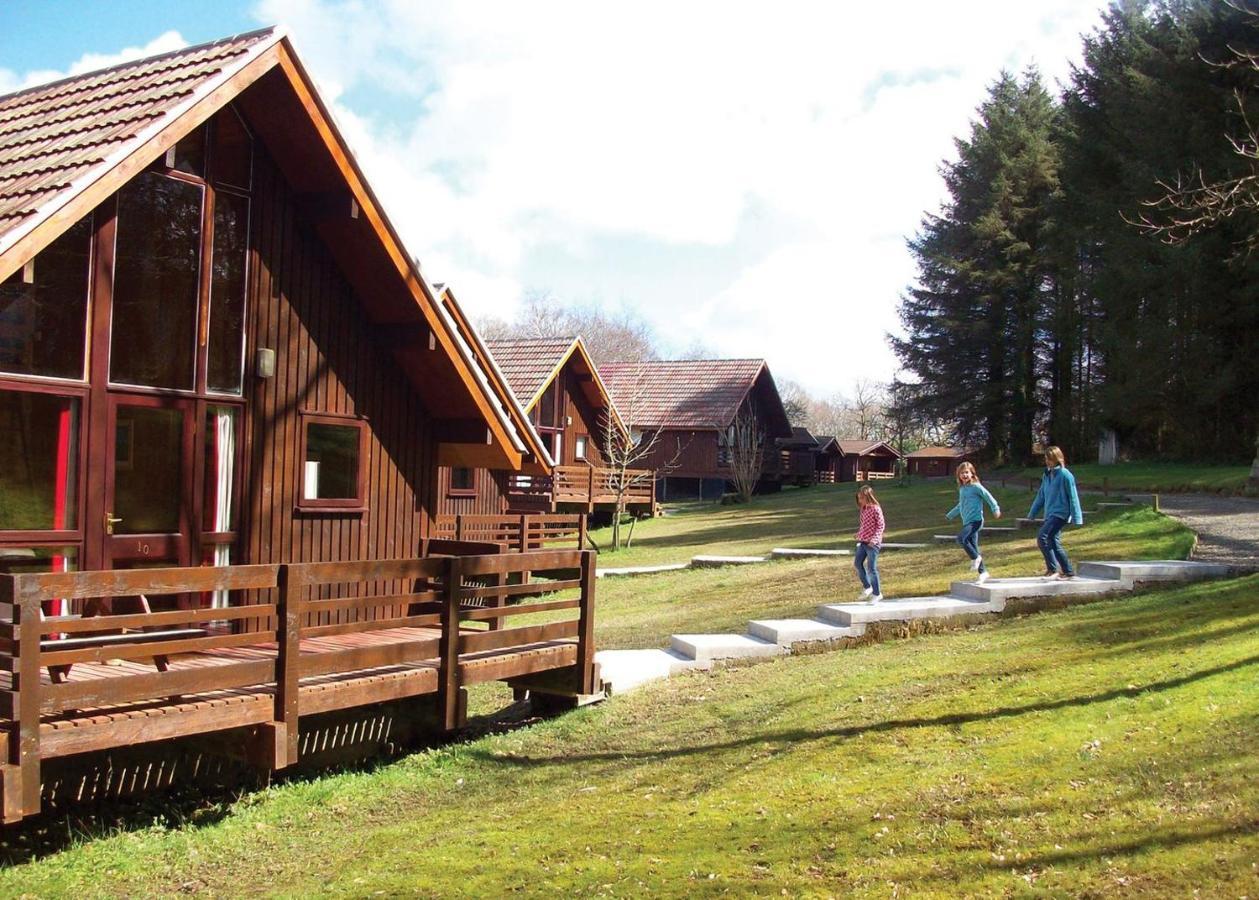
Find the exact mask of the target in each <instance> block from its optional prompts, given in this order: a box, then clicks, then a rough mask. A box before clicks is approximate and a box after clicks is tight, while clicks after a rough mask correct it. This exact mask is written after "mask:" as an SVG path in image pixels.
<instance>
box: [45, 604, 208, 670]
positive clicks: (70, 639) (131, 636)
mask: <svg viewBox="0 0 1259 900" xmlns="http://www.w3.org/2000/svg"><path fill="white" fill-rule="evenodd" d="M137 599H138V601H139V604H138V605H139V611H140V612H142V613H151V612H152V611H153V610H152V607H150V605H149V598H148V597H145V596H144V595H143V594H140V595H139V596H138V598H137ZM40 618H41V619H42V621H43V622H44V623H45V624H51V625H56V624H57V623H58V622H72V621H80V620H82V619H84V618H101V619H108V618H109V617H108V616H106V615H100V614H99V613H89V614H87V615H85V616H84V615H69V616H44V615H43V614H42V613H41V614H40ZM205 634H206V630H205V629H204V628H194V627H186V628H160V629H156V628H155V629H153V630H141V631H135V630H128V629H125V628H123V629H120V630H119V631H116V632H110V633H108V634H99V633H98V634H84V635H81V636H77V637H76V636H73V635H72V634H69V635H67V634H63V635H60V636H49V637H45V638H42V639H41V640H40V642H39V649H40V652H41V653H43V652H49V651H59V650H91V649H95V648H97V647H108V646H110V645H113V644H142V643H149V642H155V641H168V640H179V639H181V638H194V637H204V636H205ZM73 665H74V664H73V663H65V664H63V665H54V666H48V667H47V668H48V677H49V678H50V679H52V682H53V684H62V683H63V682H64V681H65V679H66V678H67V677H68V676H69V674H70V669H71V668H72V667H73ZM153 665H154V666H155V667H156V668H157V670H158V671H159V672H165V671H167V670H168V669H169V668H170V659H169V658H168V657H167V655H166V654H164V653H156V654H154V655H153Z"/></svg>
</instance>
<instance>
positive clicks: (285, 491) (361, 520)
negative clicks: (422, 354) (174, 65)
mask: <svg viewBox="0 0 1259 900" xmlns="http://www.w3.org/2000/svg"><path fill="white" fill-rule="evenodd" d="M253 203H254V206H253V215H252V227H253V231H252V237H251V245H252V251H253V252H252V254H251V260H250V262H251V267H252V270H251V271H252V275H251V279H250V302H249V315H250V317H251V319H250V323H249V351H248V352H249V354H250V358H251V359H252V357H253V354H254V352H255V350H256V349H258V348H264V347H265V348H271V349H274V350H275V351H276V374H275V377H274V378H270V379H266V380H261V379H257V378H250V379H249V381H248V382H247V386H246V395H247V399H248V400H249V404H248V409H247V414H246V432H245V442H246V444H245V446H246V448H247V452H248V466H247V472H246V481H245V489H244V496H243V497H242V498H241V507H242V516H243V518H242V539H241V541H240V542H239V545H238V554H239V561H241V562H251V563H281V562H305V561H315V560H320V561H333V560H352V559H373V558H390V557H401V556H414V555H417V554H418V552H419V549H420V541H421V539H422V538H423V537H424V536H425V534H426V533H427V529H428V522H429V518H430V515H431V513H432V508H433V490H434V480H435V470H436V465H435V445H434V440H433V429H432V427H431V420H430V416H429V414H428V412H427V411H426V410H425V408H424V405H423V403H422V402H421V400H420V398H419V396H418V395H417V394H416V392H415V390H414V388H413V387H412V385H411V383H410V382H409V381H408V379H407V377H406V375H405V374H404V373H403V372H402V370H401V369H400V368H399V366H398V365H397V364H396V363H395V362H394V360H393V358H392V356H391V355H390V354H389V352H388V351H386V350H383V349H382V348H380V347H379V346H378V345H377V342H376V341H375V340H374V338H373V336H372V330H371V326H370V325H369V323H368V322H367V320H366V317H365V315H364V313H363V309H362V306H361V304H360V302H359V300H358V298H357V297H356V296H355V294H354V292H353V290H352V289H351V288H350V286H349V285H348V283H347V282H346V280H345V279H344V277H343V276H342V275H341V273H340V272H339V271H338V269H337V267H336V265H335V264H334V263H333V262H332V260H331V258H330V257H329V255H328V253H327V252H326V250H325V248H324V246H323V244H322V242H321V241H320V240H319V239H318V237H317V236H316V235H315V234H314V232H313V230H312V229H311V228H310V227H309V226H308V224H307V223H306V222H305V221H304V219H303V216H302V214H301V213H300V211H299V208H298V204H297V202H296V200H295V198H294V197H293V196H292V193H291V190H290V188H289V186H288V185H287V184H286V183H285V181H284V179H283V177H282V176H281V175H280V173H279V171H278V169H277V168H276V167H275V165H274V164H273V163H272V161H271V160H270V159H269V158H268V157H267V156H266V154H265V152H263V151H262V150H261V148H259V152H258V153H257V157H256V161H255V190H254V201H253ZM250 370H252V366H250ZM302 412H325V413H337V414H341V415H347V416H357V417H361V418H362V419H364V420H365V421H366V422H367V425H368V430H369V440H368V448H369V449H368V458H367V466H368V468H367V484H366V507H367V509H366V511H365V512H361V513H344V512H331V511H323V512H320V513H303V512H298V511H297V509H296V507H297V504H298V498H299V490H300V479H301V473H302V461H301V460H300V459H298V458H297V454H298V447H299V444H300V442H299V428H300V414H301V413H302ZM234 561H235V560H234Z"/></svg>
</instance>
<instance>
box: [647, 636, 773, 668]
mask: <svg viewBox="0 0 1259 900" xmlns="http://www.w3.org/2000/svg"><path fill="white" fill-rule="evenodd" d="M671 645H672V648H673V650H674V651H675V652H677V653H680V654H681V655H682V656H685V657H688V658H689V659H694V660H697V661H698V662H711V661H712V660H715V659H750V658H753V657H758V656H781V655H782V654H784V653H786V652H787V648H786V647H780V646H778V645H777V644H775V643H773V642H772V641H765V640H762V639H760V638H756V637H751V636H750V635H746V634H675V635H673V638H672V640H671Z"/></svg>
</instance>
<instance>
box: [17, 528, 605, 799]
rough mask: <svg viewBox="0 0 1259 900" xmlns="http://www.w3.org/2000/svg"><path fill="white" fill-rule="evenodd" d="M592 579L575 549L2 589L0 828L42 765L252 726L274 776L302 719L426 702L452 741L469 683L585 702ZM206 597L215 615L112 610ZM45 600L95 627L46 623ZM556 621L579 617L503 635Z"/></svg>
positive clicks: (229, 569)
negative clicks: (553, 687) (413, 699)
mask: <svg viewBox="0 0 1259 900" xmlns="http://www.w3.org/2000/svg"><path fill="white" fill-rule="evenodd" d="M531 575H532V576H533V577H534V579H535V580H530V576H531ZM539 575H541V576H543V580H536V579H537V577H538V576H539ZM594 575H595V556H594V554H593V553H591V552H589V551H586V552H582V551H578V550H559V551H547V552H535V553H519V554H518V553H500V554H492V555H477V556H462V557H461V556H430V557H421V558H416V559H397V560H374V561H362V562H330V563H304V564H294V565H246V566H224V567H205V568H170V569H134V570H113V571H105V572H70V573H50V574H23V575H0V734H2V735H3V739H4V742H5V743H4V746H3V748H2V749H3V756H2V758H0V793H2V795H3V796H2V803H0V806H2V808H3V818H4V821H5V822H13V821H17V820H19V819H21V818H23V817H24V816H28V815H31V814H33V813H35V812H38V811H39V808H40V794H41V780H40V765H41V761H42V760H43V759H47V758H52V757H58V756H66V755H70V754H74V753H82V752H87V751H93V750H106V749H110V748H115V747H123V746H128V745H130V744H135V743H142V742H149V741H156V740H164V739H170V738H175V737H182V736H186V735H190V734H207V733H211V732H218V731H224V730H228V729H236V728H242V727H246V726H250V727H252V728H253V729H254V732H251V733H254V734H255V735H256V736H258V737H259V742H258V743H259V749H260V750H261V756H260V757H259V761H260V762H261V763H262V764H264V765H267V766H269V767H271V768H276V769H280V768H284V767H286V766H289V765H292V764H294V763H295V762H297V760H298V746H299V745H298V723H299V721H300V719H301V717H302V716H304V715H312V714H318V713H322V712H328V711H331V710H333V709H346V708H350V707H354V706H363V705H368V704H372V703H378V702H382V701H384V700H394V699H399V698H401V697H406V696H417V695H423V694H434V695H435V696H436V703H437V706H436V711H437V722H438V724H439V725H440V726H441V727H443V728H447V729H450V728H455V727H458V726H459V725H460V724H461V722H462V719H463V716H464V715H465V711H466V707H465V706H464V705H463V702H464V701H463V698H464V696H465V694H464V692H463V688H464V686H465V685H468V684H473V683H478V682H482V681H491V680H506V679H510V678H512V677H522V676H536V674H537V673H538V672H542V671H545V670H548V669H550V670H557V671H558V672H559V673H560V674H561V675H564V673H568V674H566V675H564V677H563V678H561V681H563V683H564V684H566V685H567V686H568V687H567V688H566V690H571V691H572V692H573V693H586V694H588V693H593V692H594V691H595V690H596V680H597V673H596V670H595V666H594V618H593V615H594V584H595V582H594ZM216 591H222V592H228V594H227V596H228V598H229V602H228V605H227V606H226V607H224V608H214V609H175V610H167V611H160V612H117V611H115V608H116V607H118V606H121V605H122V604H121V603H115V601H117V600H119V598H131V599H135V598H144V597H150V598H152V597H159V596H169V595H179V596H184V597H190V596H195V595H198V594H203V593H209V592H216ZM560 592H568V593H567V595H564V594H561V593H560ZM543 595H546V596H545V597H544V596H543ZM220 596H221V595H220ZM531 597H532V598H539V597H542V598H543V599H540V600H538V601H537V602H530V598H531ZM53 600H69V601H88V600H91V601H92V602H93V604H94V605H95V607H96V608H97V609H98V610H99V614H96V615H70V616H57V617H51V616H46V615H44V612H43V611H44V609H45V608H47V607H50V606H51V602H52V601H53ZM563 610H573V611H575V613H576V615H575V617H569V618H563V619H561V620H559V621H550V622H546V623H545V624H528V625H523V626H519V627H507V624H508V623H507V620H508V619H509V618H511V617H515V616H521V615H527V614H531V613H543V612H545V613H548V614H554V613H555V612H556V611H563ZM246 623H249V625H250V626H251V627H249V628H245V627H242V626H244V625H245V624H246ZM106 661H110V662H114V663H117V662H118V661H121V664H115V665H112V666H110V665H103V663H105V662H106ZM42 670H46V671H47V673H48V676H49V678H48V680H47V681H45V680H43V679H42V678H41V671H42ZM382 673H383V674H382ZM136 709H141V710H142V713H141V714H140V715H139V716H138V718H137V716H136V714H135V713H134V712H133V711H134V710H136Z"/></svg>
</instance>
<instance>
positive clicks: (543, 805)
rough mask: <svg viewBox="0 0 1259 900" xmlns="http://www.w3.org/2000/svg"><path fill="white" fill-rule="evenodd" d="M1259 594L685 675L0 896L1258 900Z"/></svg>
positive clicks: (294, 796) (135, 839)
mask: <svg viewBox="0 0 1259 900" xmlns="http://www.w3.org/2000/svg"><path fill="white" fill-rule="evenodd" d="M1256 592H1259V577H1251V578H1247V579H1244V580H1236V581H1232V582H1222V583H1210V584H1199V585H1192V586H1187V587H1178V588H1175V589H1168V590H1161V591H1155V592H1151V593H1148V594H1145V595H1142V596H1137V597H1129V598H1124V599H1119V600H1112V601H1104V602H1100V603H1095V604H1091V605H1087V606H1080V607H1075V608H1072V609H1069V610H1065V611H1061V612H1056V613H1052V614H1042V615H1035V616H1028V617H1025V618H1021V619H1012V620H1005V621H1001V622H996V623H991V624H987V625H983V626H980V627H977V628H974V629H973V630H969V631H964V632H952V633H948V634H935V635H928V636H920V637H917V638H913V639H911V640H909V641H898V642H890V643H884V644H877V645H870V646H864V647H859V648H856V649H853V650H849V651H844V652H839V653H828V654H817V655H803V656H794V657H788V658H784V659H778V660H774V661H770V662H766V663H762V664H758V665H755V666H747V667H742V668H732V669H726V670H723V671H718V672H715V673H711V674H703V673H699V674H694V675H688V676H684V677H680V678H676V679H673V680H670V681H668V682H663V683H659V684H657V685H654V686H650V687H648V688H645V689H644V690H642V691H640V692H637V693H634V694H630V695H626V696H624V697H617V698H613V699H612V700H611V701H609V702H607V703H604V704H601V705H599V706H595V707H589V708H586V709H583V710H580V711H577V712H575V713H570V714H568V715H565V716H562V717H560V718H557V719H553V720H549V721H545V722H542V723H539V724H537V725H534V726H532V727H530V728H527V729H523V730H519V731H515V732H511V733H504V734H497V735H492V736H488V737H483V738H480V739H478V740H475V741H470V742H468V743H464V744H460V745H454V746H450V747H446V748H442V749H438V750H431V751H428V752H424V753H419V754H415V755H412V756H409V757H406V758H404V759H402V760H399V761H397V762H394V763H391V764H387V765H382V766H380V767H378V768H376V769H375V770H371V771H361V772H348V773H340V774H334V775H328V776H325V777H321V778H316V779H311V780H301V781H293V782H289V783H286V784H280V785H277V786H273V787H272V788H269V789H267V790H265V791H262V792H259V793H256V794H252V795H249V796H248V797H247V798H245V799H244V800H241V801H239V802H236V803H235V804H229V805H224V806H223V807H221V808H217V807H209V808H207V809H205V810H203V811H202V813H200V814H198V815H195V816H190V817H188V818H186V819H184V820H182V821H175V822H170V821H157V822H153V823H152V824H143V825H139V824H133V825H129V826H126V827H124V828H122V829H119V830H115V831H112V832H110V833H106V834H99V833H85V834H80V835H79V836H78V837H77V839H76V840H75V841H74V842H73V843H72V845H71V846H69V847H68V848H66V849H64V850H63V851H61V852H58V853H55V854H53V855H50V856H47V857H45V858H43V859H40V860H37V861H34V862H27V863H23V864H18V865H13V866H11V867H9V868H7V869H5V870H3V871H0V894H3V895H4V896H18V895H27V896H108V895H159V894H167V895H170V894H179V893H188V892H204V893H207V894H211V895H241V894H255V893H266V894H281V895H285V896H307V895H352V896H367V895H372V894H377V893H379V894H384V895H391V896H392V895H398V894H407V895H413V894H418V895H423V896H428V895H434V896H435V895H442V896H450V895H468V896H503V895H505V894H508V893H509V892H519V893H525V894H533V895H553V894H555V893H559V892H564V893H569V892H581V893H583V894H597V895H601V896H628V895H638V894H641V893H642V892H644V891H651V892H655V893H659V894H664V895H668V896H682V895H688V896H689V895H696V894H698V895H702V896H707V895H716V894H719V893H724V892H729V893H733V894H738V895H744V894H751V893H760V894H766V895H771V894H772V895H775V896H777V895H779V894H780V893H787V894H791V895H808V896H826V895H848V894H855V895H858V896H880V897H882V896H890V895H897V894H903V893H907V892H917V893H921V894H927V895H930V894H938V895H943V894H947V895H957V894H982V895H1019V896H1024V895H1033V894H1036V895H1040V894H1044V895H1054V896H1062V895H1070V896H1096V897H1102V896H1106V897H1110V896H1137V895H1144V896H1148V895H1152V894H1154V895H1160V896H1167V895H1174V896H1189V895H1191V894H1195V893H1200V894H1201V896H1241V895H1249V896H1255V895H1256V893H1257V892H1259V869H1257V868H1256V865H1257V864H1256V860H1259V692H1256V691H1255V690H1254V686H1255V682H1256V678H1257V677H1259V605H1256V603H1255V596H1256Z"/></svg>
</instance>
